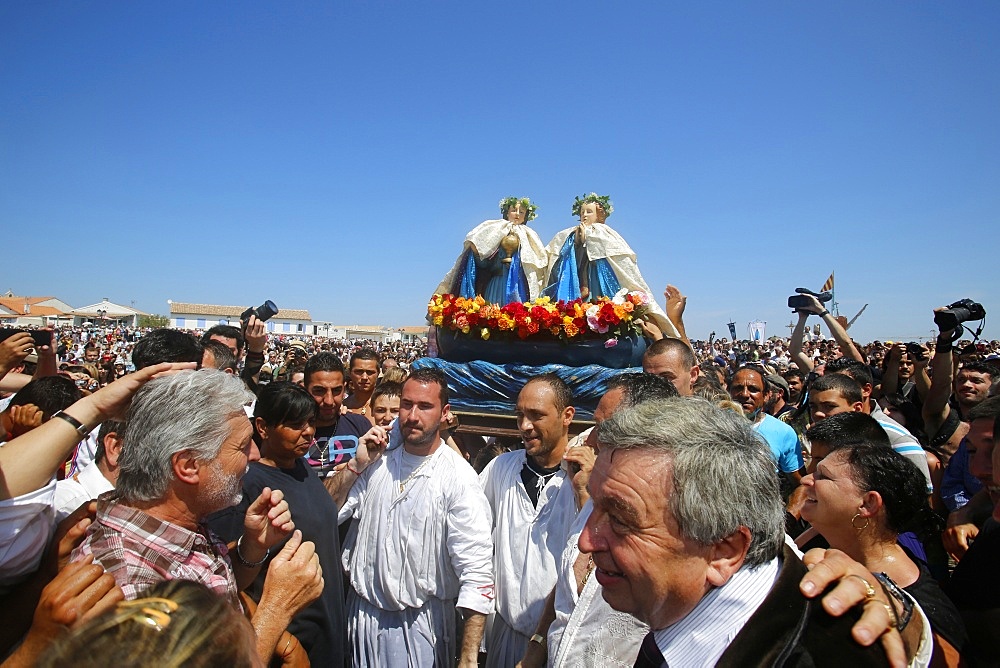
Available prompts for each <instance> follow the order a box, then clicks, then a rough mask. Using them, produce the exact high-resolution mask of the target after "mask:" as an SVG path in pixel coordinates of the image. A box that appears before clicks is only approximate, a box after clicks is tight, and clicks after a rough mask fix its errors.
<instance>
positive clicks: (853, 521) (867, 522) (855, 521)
mask: <svg viewBox="0 0 1000 668" xmlns="http://www.w3.org/2000/svg"><path fill="white" fill-rule="evenodd" d="M859 517H861V511H860V510H859V511H858V512H857V513H856V514H855V515H854V517H852V518H851V526H852V527H854V528H855V529H856V530H857V531H864V530H865V529H867V528H868V525H869V524H870V523H871V521H872V518H870V517H866V518H865V524H864V526H860V527H859V526H858V525H857V519H858V518H859Z"/></svg>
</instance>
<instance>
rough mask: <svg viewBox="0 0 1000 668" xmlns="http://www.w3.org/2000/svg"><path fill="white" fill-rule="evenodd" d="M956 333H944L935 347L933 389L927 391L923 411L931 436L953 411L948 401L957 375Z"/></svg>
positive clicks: (950, 330)
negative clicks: (952, 347)
mask: <svg viewBox="0 0 1000 668" xmlns="http://www.w3.org/2000/svg"><path fill="white" fill-rule="evenodd" d="M954 331H955V330H953V329H948V330H944V331H942V332H941V333H940V334H939V335H938V339H937V345H936V346H935V347H934V359H933V360H932V361H931V366H932V367H933V369H934V376H933V377H932V378H931V387H930V389H929V390H928V391H927V396H926V398H925V399H924V407H923V409H922V414H923V418H924V429H925V431H926V432H927V434H928V435H930V436H933V435H934V434H936V433H937V431H938V430H939V429H940V428H941V425H943V424H944V422H945V420H947V419H948V412H949V411H950V410H951V409H950V408H949V406H948V399H949V397H951V385H952V378H953V376H954V374H955V362H954V358H953V357H952V350H951V344H952V341H951V337H952V334H953V333H954Z"/></svg>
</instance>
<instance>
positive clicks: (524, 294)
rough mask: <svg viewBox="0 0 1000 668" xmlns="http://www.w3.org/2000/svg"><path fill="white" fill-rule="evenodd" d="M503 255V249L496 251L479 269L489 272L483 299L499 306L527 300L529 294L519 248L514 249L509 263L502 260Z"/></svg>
mask: <svg viewBox="0 0 1000 668" xmlns="http://www.w3.org/2000/svg"><path fill="white" fill-rule="evenodd" d="M504 256H505V254H504V253H503V251H497V252H496V253H494V254H493V256H492V257H490V258H489V259H486V260H483V262H482V264H481V265H480V269H481V270H483V271H485V272H487V273H489V274H490V280H489V282H488V283H487V284H486V287H485V288H484V289H483V299H485V300H486V301H488V302H489V303H491V304H500V305H501V306H503V305H504V304H509V303H511V302H526V301H528V300H529V299H531V296H530V295H529V294H528V279H527V278H525V276H524V271H523V270H522V269H521V251H520V249H518V250H516V251H514V254H513V255H512V256H511V258H510V263H509V264H505V263H504V262H503V258H504Z"/></svg>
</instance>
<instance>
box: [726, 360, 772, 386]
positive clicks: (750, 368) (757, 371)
mask: <svg viewBox="0 0 1000 668" xmlns="http://www.w3.org/2000/svg"><path fill="white" fill-rule="evenodd" d="M740 371H753V372H754V373H755V374H757V375H758V376H760V382H761V387H760V389H761V390H762V391H763V392H765V393H766V392H770V391H771V388H770V386H769V385H768V384H767V372H766V371H764V368H763V367H760V366H757V365H755V364H744V365H743V366H741V367H739V368H738V369H736V371H733V375H732V376H731V377H730V379H729V380H730V382H732V380H733V378H736V374H738V373H739V372H740Z"/></svg>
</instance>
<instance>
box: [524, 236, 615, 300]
mask: <svg viewBox="0 0 1000 668" xmlns="http://www.w3.org/2000/svg"><path fill="white" fill-rule="evenodd" d="M577 266H579V265H578V262H577V254H576V232H572V233H570V235H569V236H567V237H566V241H564V242H563V245H562V247H561V248H560V249H559V256H558V257H557V258H556V261H555V263H554V264H553V265H552V271H551V272H550V273H549V284H548V286H547V287H546V288H545V290H544V291H543V293H542V294H544V295H547V296H549V297H551V298H552V299H555V300H560V299H561V300H565V301H573V300H574V299H580V275H579V273H578V272H577ZM587 280H588V282H589V283H590V285H589V289H590V296H589V297H588V300H590V301H592V300H594V299H596V298H597V297H614V296H615V294H616V293H617V292H618V291H619V290H621V287H622V286H621V283H620V282H619V281H618V276H616V275H615V270H614V269H613V268H612V266H611V263H609V262H608V261H607V259H605V258H599V259H597V260H591V261H589V262H587Z"/></svg>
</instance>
